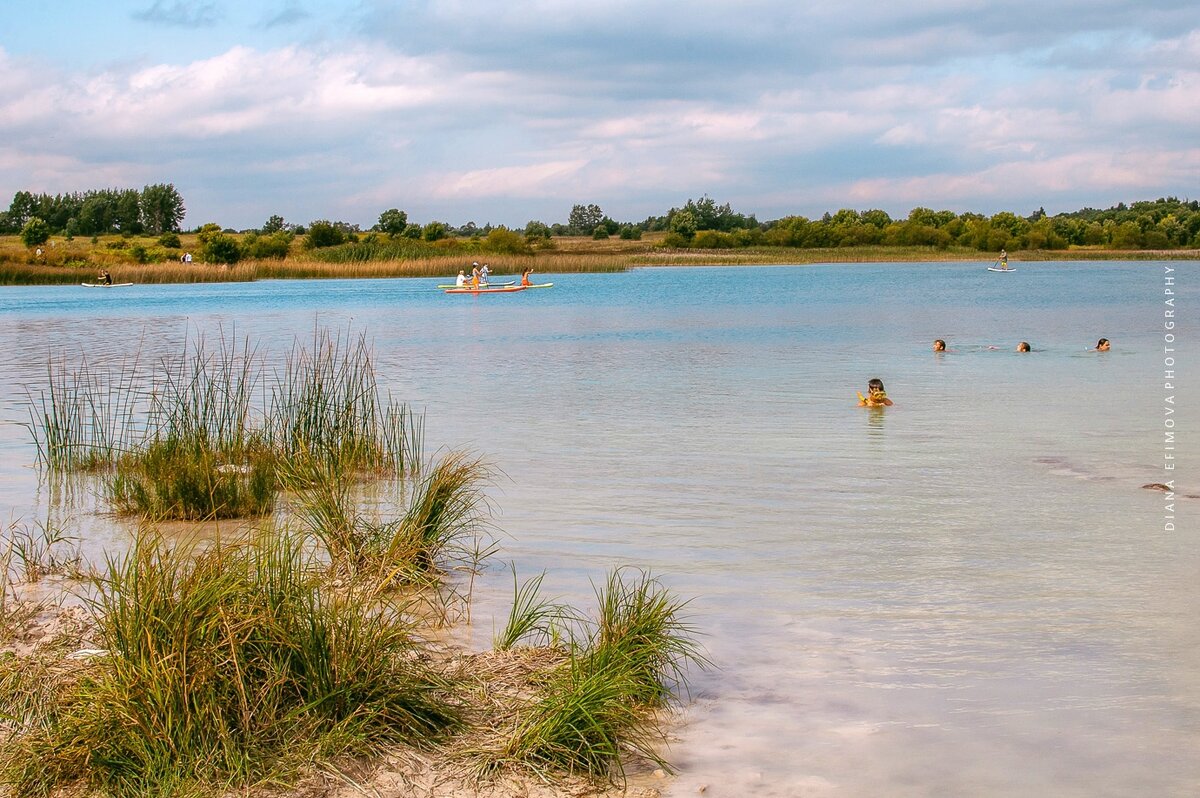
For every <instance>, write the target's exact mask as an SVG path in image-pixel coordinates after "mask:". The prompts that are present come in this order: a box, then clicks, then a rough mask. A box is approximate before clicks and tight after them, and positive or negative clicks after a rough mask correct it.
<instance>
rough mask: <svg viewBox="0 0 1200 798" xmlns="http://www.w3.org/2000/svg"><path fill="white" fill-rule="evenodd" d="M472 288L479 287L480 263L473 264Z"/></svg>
mask: <svg viewBox="0 0 1200 798" xmlns="http://www.w3.org/2000/svg"><path fill="white" fill-rule="evenodd" d="M471 287H472V288H478V287H479V261H475V262H474V263H472V264H471Z"/></svg>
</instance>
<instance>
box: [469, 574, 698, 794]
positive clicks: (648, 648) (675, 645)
mask: <svg viewBox="0 0 1200 798" xmlns="http://www.w3.org/2000/svg"><path fill="white" fill-rule="evenodd" d="M539 584H540V582H539ZM524 592H525V595H524V596H523V595H522V591H521V590H520V589H518V591H517V600H518V602H521V603H522V604H523V606H524V607H527V608H535V609H533V610H532V612H533V613H534V614H541V611H540V610H538V609H536V608H537V607H538V602H536V601H535V600H532V599H530V598H529V596H528V591H524ZM597 599H598V603H599V610H598V618H597V619H596V620H595V621H594V622H591V623H586V624H585V627H584V629H583V630H582V633H581V634H580V635H578V636H577V638H576V640H575V641H574V642H573V643H572V645H571V646H570V649H569V652H568V657H567V660H566V662H565V663H564V664H563V665H561V666H559V667H558V668H557V669H556V670H554V671H553V672H552V673H551V674H550V675H549V677H548V678H547V680H546V683H545V686H544V688H543V690H542V691H541V695H540V696H539V697H538V698H537V699H535V700H534V701H533V702H532V704H531V705H530V706H529V707H528V708H527V709H526V710H525V711H524V712H523V713H522V716H521V717H520V719H519V720H518V721H517V722H516V724H515V727H514V728H513V729H512V730H511V733H510V734H509V735H508V736H507V739H506V740H505V741H504V742H503V743H502V744H501V745H499V746H498V747H496V748H493V749H492V750H491V751H489V752H486V753H484V754H483V755H482V759H481V762H482V767H483V769H484V770H485V771H487V770H491V769H495V768H498V767H502V766H505V765H508V766H521V767H526V768H529V769H532V770H533V771H534V772H535V773H538V774H539V775H542V776H544V777H548V775H549V774H552V773H555V772H562V771H565V772H568V773H582V774H585V775H587V776H590V777H593V778H604V779H611V780H614V781H617V780H620V779H621V778H622V777H623V776H624V770H623V766H622V756H623V755H624V754H625V753H627V752H633V753H636V754H637V755H639V756H641V757H644V758H646V759H649V760H650V761H653V762H655V763H657V764H658V765H659V766H661V767H663V768H668V769H669V765H668V764H667V763H666V761H665V760H664V759H663V758H662V756H661V755H660V754H659V753H658V752H657V750H656V745H657V743H658V742H660V736H659V735H658V734H656V725H655V724H654V722H653V715H654V712H655V711H657V710H659V709H662V708H663V707H664V706H665V705H666V703H667V701H668V699H669V697H670V696H671V695H672V688H673V687H682V686H683V685H684V684H685V681H684V679H685V670H686V668H687V666H688V664H689V663H691V664H695V665H699V666H701V667H703V666H705V665H707V661H706V660H705V659H704V657H703V655H702V653H701V651H700V648H699V646H698V645H697V644H696V643H695V641H694V639H693V634H694V630H692V629H691V628H690V627H689V626H688V625H687V624H686V623H685V622H684V620H683V619H682V617H681V614H680V613H681V611H682V610H683V608H684V607H685V603H684V602H680V601H678V600H676V599H675V598H674V597H673V596H672V595H671V594H670V592H669V591H668V590H667V589H666V588H665V587H663V586H662V585H661V584H660V583H659V582H658V581H657V580H656V579H654V578H653V577H652V576H650V574H648V573H646V572H643V571H637V570H635V569H616V570H614V571H613V572H611V573H610V574H609V577H608V581H607V583H606V584H605V586H604V587H603V588H600V589H598V590H597ZM517 615H518V616H519V615H520V613H517ZM510 617H511V616H510Z"/></svg>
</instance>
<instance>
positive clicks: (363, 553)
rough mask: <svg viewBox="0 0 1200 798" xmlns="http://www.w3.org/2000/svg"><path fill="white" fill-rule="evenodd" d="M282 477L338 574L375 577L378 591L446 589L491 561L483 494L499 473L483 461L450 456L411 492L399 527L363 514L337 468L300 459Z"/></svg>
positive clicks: (302, 522) (394, 520)
mask: <svg viewBox="0 0 1200 798" xmlns="http://www.w3.org/2000/svg"><path fill="white" fill-rule="evenodd" d="M297 464H298V465H297ZM282 473H283V477H282V478H283V482H284V484H285V485H286V486H287V487H288V488H289V489H291V490H293V491H294V492H295V495H296V500H297V507H296V509H295V517H296V518H297V520H298V521H299V523H300V525H301V527H302V529H303V530H304V532H305V533H306V534H307V535H308V536H309V537H311V538H313V539H315V540H317V541H318V542H319V543H320V545H321V546H322V548H323V549H324V550H325V551H326V552H327V553H328V555H329V560H330V562H331V564H332V565H333V566H334V568H335V569H336V570H338V571H340V572H343V573H346V574H348V575H350V576H354V577H370V578H372V579H374V580H376V590H384V589H387V588H390V587H397V586H402V585H409V586H417V587H434V586H439V585H442V584H444V580H443V578H442V577H443V576H444V574H445V573H446V572H448V571H450V570H453V569H455V568H459V567H467V568H469V569H471V570H472V572H473V571H474V568H475V567H476V566H478V564H479V561H480V560H482V559H483V558H484V557H486V556H487V555H488V554H489V553H490V546H489V545H488V544H487V542H486V541H485V537H486V536H485V531H486V523H485V517H486V505H485V503H484V499H483V487H484V486H485V485H486V484H487V483H488V482H489V481H490V479H491V472H490V470H489V469H488V467H487V466H485V465H484V464H483V463H482V462H481V461H480V460H479V459H477V458H472V457H470V456H468V455H465V454H463V453H460V452H451V453H449V454H447V455H445V456H444V457H443V458H442V459H441V460H440V461H438V462H437V463H435V464H433V465H432V466H431V467H430V468H429V471H428V474H427V475H426V476H425V477H424V478H422V479H419V480H416V481H413V482H410V483H407V484H406V490H407V492H408V496H407V508H406V509H405V510H404V512H403V513H402V514H400V515H399V516H398V517H395V518H391V519H382V518H373V517H368V516H367V515H365V514H363V513H361V512H359V511H358V510H357V507H356V505H355V502H354V498H353V496H352V495H351V490H350V484H349V482H348V480H346V479H345V477H344V475H343V473H342V471H341V470H340V469H339V467H338V461H336V460H331V459H317V458H312V459H308V460H299V459H298V460H296V461H293V463H291V464H289V467H288V468H287V469H286V470H285V471H284V472H282Z"/></svg>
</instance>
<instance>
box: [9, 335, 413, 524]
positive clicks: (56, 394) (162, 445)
mask: <svg viewBox="0 0 1200 798" xmlns="http://www.w3.org/2000/svg"><path fill="white" fill-rule="evenodd" d="M47 371H48V375H47V383H48V388H46V389H44V390H42V391H39V392H37V393H36V395H35V394H33V393H31V394H30V422H29V424H28V425H27V426H28V428H29V429H30V432H31V435H32V437H33V439H34V442H35V444H36V447H37V451H38V463H39V465H41V466H43V467H45V468H46V469H48V470H49V471H50V472H51V473H58V474H61V473H67V472H71V471H78V470H89V469H90V470H100V471H103V472H104V473H105V475H106V478H107V483H106V494H107V496H108V498H109V500H110V502H111V503H112V505H113V507H114V509H116V510H117V511H118V512H121V513H129V514H139V515H143V516H146V517H150V518H155V519H171V518H179V519H188V520H199V519H205V518H230V517H245V516H257V515H263V514H265V513H267V512H269V511H270V510H271V508H272V507H273V504H274V501H275V496H276V494H277V493H278V490H279V488H280V485H279V480H278V478H277V476H276V472H277V471H278V470H279V469H280V467H281V464H287V463H294V462H299V461H301V460H312V459H317V460H331V461H334V462H335V463H336V467H337V470H338V473H339V474H342V475H345V476H346V478H350V479H355V478H361V477H363V476H364V475H369V476H385V475H409V474H412V473H414V472H415V470H416V469H417V468H419V466H420V464H421V457H422V451H421V449H422V447H421V438H422V435H423V431H424V420H423V417H422V416H420V415H418V414H416V413H414V412H413V411H411V410H410V409H409V408H408V407H407V406H406V405H404V404H402V403H399V402H395V401H393V400H392V399H390V398H386V399H385V398H384V397H382V396H381V392H380V389H379V386H378V382H377V380H376V378H375V372H374V364H373V362H372V360H371V354H370V350H369V347H368V346H367V344H366V341H365V339H364V338H363V337H362V336H359V337H358V338H357V340H353V339H351V338H350V336H349V334H346V335H345V336H343V335H342V334H340V333H339V334H337V335H334V334H331V333H329V332H328V331H318V332H317V333H315V335H314V341H313V348H312V349H311V350H308V349H305V348H304V347H301V346H299V345H297V346H295V347H293V350H292V352H291V354H290V355H289V357H288V358H287V359H286V361H285V364H284V366H283V368H282V370H279V371H272V372H270V373H268V372H267V370H266V368H265V366H264V363H263V358H262V356H261V355H260V353H258V352H257V350H256V349H255V347H253V346H252V345H251V344H250V343H249V342H242V343H239V342H237V341H236V340H231V339H226V338H225V337H224V336H222V337H221V339H220V341H219V342H218V344H217V345H216V346H215V347H213V348H210V347H209V346H208V345H207V344H206V342H205V341H204V340H203V339H202V338H201V339H197V340H195V341H192V342H187V341H185V343H184V347H183V351H182V353H181V354H180V355H179V356H176V357H173V358H166V359H164V360H163V361H162V362H161V363H159V364H157V367H156V368H152V369H149V370H144V369H142V368H141V367H140V365H139V362H138V359H137V357H133V358H130V359H129V360H127V361H125V362H123V363H122V364H121V366H120V367H119V368H118V369H117V370H116V371H115V372H96V371H93V370H92V369H91V368H90V367H88V365H87V364H86V363H85V364H83V365H82V366H80V367H78V368H74V369H72V368H69V367H67V366H66V365H65V364H63V363H61V362H58V361H54V360H51V361H50V362H49V364H48V368H47ZM290 471H291V472H292V473H297V472H299V471H300V469H299V467H291V468H290Z"/></svg>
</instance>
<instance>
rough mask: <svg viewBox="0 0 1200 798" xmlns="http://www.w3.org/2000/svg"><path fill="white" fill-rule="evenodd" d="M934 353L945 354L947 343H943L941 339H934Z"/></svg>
mask: <svg viewBox="0 0 1200 798" xmlns="http://www.w3.org/2000/svg"><path fill="white" fill-rule="evenodd" d="M933 351H934V352H945V351H946V342H945V341H943V340H942V339H941V338H936V339H934V342H933Z"/></svg>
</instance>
